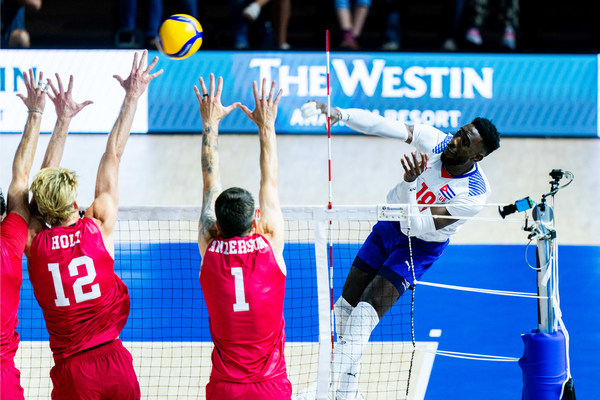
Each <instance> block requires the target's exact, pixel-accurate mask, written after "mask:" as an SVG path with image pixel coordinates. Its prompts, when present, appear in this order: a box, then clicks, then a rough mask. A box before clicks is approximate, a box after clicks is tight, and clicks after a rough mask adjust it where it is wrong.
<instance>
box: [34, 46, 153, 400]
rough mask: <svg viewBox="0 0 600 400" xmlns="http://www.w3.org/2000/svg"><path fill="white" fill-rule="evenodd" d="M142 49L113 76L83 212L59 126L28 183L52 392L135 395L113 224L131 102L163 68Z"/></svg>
mask: <svg viewBox="0 0 600 400" xmlns="http://www.w3.org/2000/svg"><path fill="white" fill-rule="evenodd" d="M146 57H147V52H146V51H144V53H143V55H142V57H141V60H140V61H139V62H138V55H137V54H135V56H134V59H133V66H132V68H131V74H130V75H129V77H128V78H127V79H123V78H121V77H120V76H117V75H115V76H114V77H115V78H116V79H117V80H118V81H119V83H120V84H121V86H122V87H123V89H125V99H124V100H123V104H122V106H121V110H120V113H119V117H118V118H117V121H116V122H115V125H114V127H113V129H112V130H111V132H110V134H109V136H108V142H107V145H106V150H105V152H104V154H103V156H102V159H101V160H100V166H99V167H98V175H97V178H96V190H95V196H94V202H93V203H92V205H91V206H90V207H89V208H88V209H87V210H86V212H85V216H84V218H80V217H79V208H78V205H77V201H76V196H77V177H76V175H75V173H74V172H72V171H69V170H66V169H64V168H58V164H59V162H60V159H61V157H62V151H63V146H64V142H65V138H66V127H65V129H64V130H63V131H60V132H56V131H55V132H54V134H53V136H52V138H51V141H50V144H49V145H48V149H47V152H46V157H45V158H44V162H43V165H42V167H43V168H42V170H41V171H40V172H39V173H38V174H37V176H36V177H35V179H34V181H33V182H32V184H31V191H32V193H33V201H32V207H31V209H32V217H31V220H30V225H29V240H28V246H27V252H26V254H27V256H28V270H29V278H30V280H31V284H32V286H33V290H34V294H35V297H36V299H37V301H38V303H39V304H40V306H41V308H42V310H43V312H44V319H45V321H46V328H47V329H48V333H49V334H50V348H51V350H52V353H53V356H54V362H55V366H54V367H53V368H52V370H51V371H50V377H51V379H52V384H53V390H52V399H54V400H59V399H60V400H62V399H90V400H92V399H97V400H100V399H124V400H125V399H139V398H140V387H139V383H138V381H137V377H136V375H135V371H134V369H133V364H132V358H131V354H130V353H129V351H127V349H125V348H124V347H123V345H122V344H121V341H120V340H119V333H120V332H121V330H122V329H123V327H124V326H125V323H126V322H127V317H128V315H129V293H128V290H127V287H126V286H125V284H124V283H123V282H122V281H121V279H120V278H119V277H118V276H117V275H116V274H115V271H114V239H113V229H114V226H115V223H116V219H117V211H118V172H119V163H120V159H121V157H122V155H123V151H124V150H125V144H126V143H127V139H128V137H129V133H130V130H131V125H132V122H133V118H134V115H135V111H136V108H137V102H138V99H139V97H140V96H141V95H142V94H143V93H144V91H145V90H146V88H147V87H148V84H149V83H150V81H151V80H152V79H154V78H156V77H157V76H159V75H160V74H161V73H162V70H160V71H158V72H155V73H153V74H151V70H152V69H153V68H154V66H155V65H156V63H157V62H158V57H156V58H155V59H154V61H152V63H150V65H149V66H148V67H147V68H146V67H145V62H146ZM58 85H59V90H56V88H54V87H53V91H54V95H55V96H57V97H58V96H63V95H65V94H64V92H63V90H62V85H61V82H60V80H59V81H58ZM69 91H70V86H69ZM56 134H58V136H54V135H56ZM34 210H36V214H35V215H34ZM46 225H48V226H50V228H47V227H46Z"/></svg>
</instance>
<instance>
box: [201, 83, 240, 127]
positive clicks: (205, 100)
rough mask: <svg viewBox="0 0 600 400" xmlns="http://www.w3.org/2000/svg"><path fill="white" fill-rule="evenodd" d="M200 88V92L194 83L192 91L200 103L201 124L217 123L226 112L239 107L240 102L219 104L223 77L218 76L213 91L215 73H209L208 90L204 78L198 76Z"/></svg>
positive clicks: (210, 124)
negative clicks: (226, 104)
mask: <svg viewBox="0 0 600 400" xmlns="http://www.w3.org/2000/svg"><path fill="white" fill-rule="evenodd" d="M198 80H199V81H200V88H201V89H202V92H200V90H198V87H197V86H195V85H194V93H196V98H197V99H198V103H200V116H201V117H202V124H203V125H204V126H212V125H214V124H218V123H219V121H220V120H221V119H223V118H224V117H225V116H226V115H227V114H229V113H230V112H231V111H233V110H234V109H235V108H237V107H239V105H240V104H241V103H239V102H237V103H233V104H231V105H229V106H227V107H224V106H223V105H222V104H221V93H222V92H223V77H221V76H220V77H219V81H218V83H217V91H216V92H215V75H214V74H210V83H209V88H208V90H207V89H206V85H205V84H204V79H202V77H200V79H198Z"/></svg>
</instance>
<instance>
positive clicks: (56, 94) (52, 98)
mask: <svg viewBox="0 0 600 400" xmlns="http://www.w3.org/2000/svg"><path fill="white" fill-rule="evenodd" d="M48 85H50V89H52V93H53V94H54V96H53V95H51V94H50V93H48V97H50V100H52V101H54V100H56V97H58V94H59V91H58V90H57V89H56V87H55V86H54V84H53V83H52V81H51V80H50V79H48Z"/></svg>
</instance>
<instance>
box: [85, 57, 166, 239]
mask: <svg viewBox="0 0 600 400" xmlns="http://www.w3.org/2000/svg"><path fill="white" fill-rule="evenodd" d="M147 55H148V52H147V51H144V52H143V53H142V57H141V60H140V61H139V63H138V55H137V53H135V55H134V58H133V65H132V67H131V73H130V75H129V77H128V78H127V79H123V78H121V77H120V76H119V75H114V78H115V79H116V80H118V81H119V83H120V84H121V86H122V87H123V89H125V99H124V100H123V104H122V106H121V110H120V112H119V117H118V118H117V120H116V122H115V125H114V126H113V128H112V130H111V131H110V134H109V135H108V141H107V144H106V150H105V151H104V154H103V156H102V159H101V160H100V166H99V167H98V175H97V177H96V191H95V196H94V198H95V199H94V202H93V203H92V205H91V206H90V208H88V209H87V211H86V216H87V217H91V218H94V219H95V220H97V221H98V223H99V226H100V229H101V230H102V234H103V235H104V236H106V235H110V234H111V233H112V230H113V228H114V224H115V222H116V219H117V211H118V201H119V200H118V199H119V194H118V188H119V182H118V177H119V163H120V161H121V156H122V155H123V151H124V150H125V144H126V143H127V139H128V138H129V133H130V132H131V125H132V123H133V118H134V116H135V111H136V109H137V103H138V99H139V98H140V96H142V94H143V93H144V92H145V91H146V89H147V88H148V85H149V84H150V81H151V80H153V79H154V78H156V77H157V76H159V75H160V74H162V73H163V70H162V69H161V70H159V71H157V72H155V73H153V74H151V73H150V72H151V71H152V69H153V68H154V66H155V65H156V63H157V62H158V57H155V58H154V60H153V61H152V62H151V63H150V65H148V67H145V63H146V57H147Z"/></svg>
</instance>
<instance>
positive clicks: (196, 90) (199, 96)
mask: <svg viewBox="0 0 600 400" xmlns="http://www.w3.org/2000/svg"><path fill="white" fill-rule="evenodd" d="M194 93H195V94H196V98H197V99H198V101H201V100H202V94H201V93H200V90H198V86H196V85H194Z"/></svg>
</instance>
